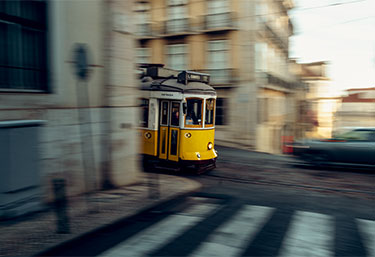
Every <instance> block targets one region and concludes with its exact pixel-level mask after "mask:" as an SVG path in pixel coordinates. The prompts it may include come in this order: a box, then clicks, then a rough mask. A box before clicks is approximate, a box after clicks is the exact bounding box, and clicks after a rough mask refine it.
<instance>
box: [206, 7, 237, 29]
mask: <svg viewBox="0 0 375 257" xmlns="http://www.w3.org/2000/svg"><path fill="white" fill-rule="evenodd" d="M231 29H237V21H236V17H235V15H234V13H233V12H226V13H215V14H207V15H205V16H204V25H203V30H207V31H217V30H231Z"/></svg>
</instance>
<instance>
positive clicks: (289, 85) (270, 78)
mask: <svg viewBox="0 0 375 257" xmlns="http://www.w3.org/2000/svg"><path fill="white" fill-rule="evenodd" d="M263 76H264V77H265V79H266V83H267V84H273V85H276V86H280V87H283V88H285V89H291V90H295V89H298V88H300V89H303V88H305V87H306V85H305V83H302V82H298V81H293V82H289V81H286V80H285V79H283V78H281V77H279V76H276V75H274V74H271V73H269V72H263Z"/></svg>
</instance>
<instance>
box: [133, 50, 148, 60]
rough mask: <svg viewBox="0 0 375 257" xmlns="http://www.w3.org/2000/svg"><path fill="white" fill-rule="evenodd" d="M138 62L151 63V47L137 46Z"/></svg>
mask: <svg viewBox="0 0 375 257" xmlns="http://www.w3.org/2000/svg"><path fill="white" fill-rule="evenodd" d="M136 53H137V56H136V62H137V63H150V49H149V48H137V52H136Z"/></svg>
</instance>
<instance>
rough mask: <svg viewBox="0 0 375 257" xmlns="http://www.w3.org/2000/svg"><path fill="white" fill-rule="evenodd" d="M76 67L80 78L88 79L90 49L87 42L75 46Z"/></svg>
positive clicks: (76, 72)
mask: <svg viewBox="0 0 375 257" xmlns="http://www.w3.org/2000/svg"><path fill="white" fill-rule="evenodd" d="M74 69H75V74H76V76H77V78H78V79H80V80H87V78H88V76H89V64H88V50H87V47H86V45H85V44H76V46H75V48H74Z"/></svg>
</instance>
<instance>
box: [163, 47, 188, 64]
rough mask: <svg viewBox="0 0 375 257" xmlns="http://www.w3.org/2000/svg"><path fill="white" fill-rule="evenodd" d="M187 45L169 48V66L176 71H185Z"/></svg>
mask: <svg viewBox="0 0 375 257" xmlns="http://www.w3.org/2000/svg"><path fill="white" fill-rule="evenodd" d="M186 48H187V47H186V45H185V44H176V45H168V46H167V65H168V67H169V68H171V69H174V70H185V69H186V68H187V63H186V56H187V50H186Z"/></svg>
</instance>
